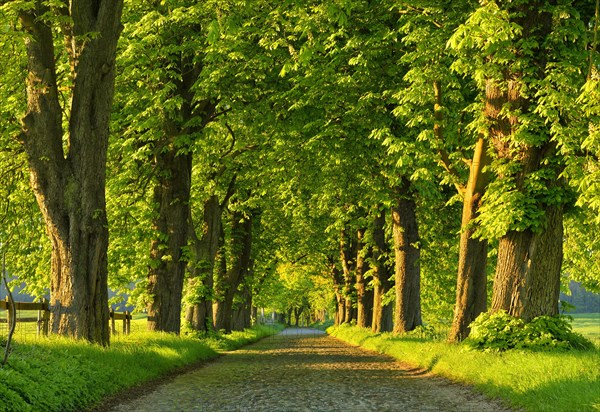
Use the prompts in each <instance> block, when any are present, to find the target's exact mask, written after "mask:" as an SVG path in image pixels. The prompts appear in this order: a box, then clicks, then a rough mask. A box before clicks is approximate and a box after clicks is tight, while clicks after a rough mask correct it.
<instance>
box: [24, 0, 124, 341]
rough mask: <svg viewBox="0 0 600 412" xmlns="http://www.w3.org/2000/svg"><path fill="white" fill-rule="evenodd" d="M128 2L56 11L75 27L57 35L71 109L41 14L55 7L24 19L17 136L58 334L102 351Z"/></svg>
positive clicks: (38, 5) (39, 7) (39, 8)
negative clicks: (22, 106)
mask: <svg viewBox="0 0 600 412" xmlns="http://www.w3.org/2000/svg"><path fill="white" fill-rule="evenodd" d="M122 6H123V2H122V1H120V0H115V1H83V0H80V1H77V0H73V1H72V5H71V8H70V9H68V8H66V7H65V8H63V9H61V10H59V12H61V13H64V14H65V15H68V17H69V18H68V19H67V20H68V21H70V22H71V23H70V24H69V23H65V24H64V25H63V26H61V30H60V31H61V33H62V35H63V36H64V42H65V44H66V48H67V51H68V54H69V58H70V63H71V66H70V67H71V73H70V80H71V81H72V84H71V85H70V88H71V90H72V94H71V102H70V104H69V105H67V106H68V107H65V108H64V110H63V108H62V107H61V104H60V100H59V93H58V87H59V85H58V84H57V83H58V78H57V75H56V64H55V61H56V57H55V53H54V34H56V33H53V28H52V27H51V23H49V21H50V20H51V19H52V17H50V18H45V17H43V16H44V15H45V14H46V13H52V11H51V10H50V9H49V8H48V7H47V6H46V5H45V3H43V4H42V2H39V1H37V2H34V4H33V7H32V8H28V9H27V10H25V9H23V11H21V12H20V14H19V19H20V22H21V24H22V26H23V29H24V31H25V32H26V33H27V36H26V37H25V46H26V50H27V58H28V68H27V70H28V76H27V112H26V114H25V116H24V117H23V119H22V133H21V135H20V137H19V138H20V140H21V141H22V143H23V145H24V148H25V152H26V153H27V159H28V162H29V168H30V178H31V185H32V188H33V192H34V193H35V196H36V199H37V202H38V205H39V206H40V209H41V212H42V215H43V217H44V222H45V224H46V229H47V232H48V236H49V237H50V240H51V244H52V261H51V271H52V273H51V284H50V307H51V308H50V309H51V316H50V323H51V329H52V332H53V333H57V334H61V335H68V336H73V337H75V338H78V339H86V340H89V341H91V342H95V343H99V344H101V345H108V344H109V330H108V314H109V313H108V287H107V278H108V273H107V248H108V224H107V218H106V202H105V175H106V151H107V145H108V135H109V120H110V110H111V105H112V99H113V92H114V79H115V54H116V45H117V40H118V38H119V35H120V32H121V23H120V18H121V10H122ZM57 32H58V30H57ZM90 33H96V34H97V35H95V36H92V37H90V36H89V34H90ZM63 111H64V112H67V114H66V115H65V116H67V117H68V132H66V133H65V132H64V131H63ZM65 135H66V137H67V140H68V141H67V142H66V144H64V142H63V137H65Z"/></svg>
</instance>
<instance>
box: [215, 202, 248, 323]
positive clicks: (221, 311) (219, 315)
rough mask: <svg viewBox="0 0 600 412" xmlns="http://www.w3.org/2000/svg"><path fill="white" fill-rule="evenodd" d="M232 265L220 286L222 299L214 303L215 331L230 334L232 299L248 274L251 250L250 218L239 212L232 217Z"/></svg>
mask: <svg viewBox="0 0 600 412" xmlns="http://www.w3.org/2000/svg"><path fill="white" fill-rule="evenodd" d="M231 236H232V242H231V244H232V247H231V249H232V250H231V251H232V255H233V256H232V265H231V267H230V268H228V269H227V272H226V276H225V282H224V283H223V284H222V285H221V286H222V288H223V289H222V290H221V291H220V292H221V294H222V299H221V300H218V301H217V302H216V311H215V329H216V330H221V329H223V330H225V332H226V333H229V332H231V318H232V313H233V312H232V310H233V298H234V297H235V293H236V291H237V288H238V286H239V285H240V283H241V282H242V280H243V279H244V277H245V276H246V274H247V273H248V271H249V269H250V262H251V259H250V257H251V249H252V218H251V216H248V217H245V216H244V215H243V214H242V213H241V212H234V213H233V216H232V228H231Z"/></svg>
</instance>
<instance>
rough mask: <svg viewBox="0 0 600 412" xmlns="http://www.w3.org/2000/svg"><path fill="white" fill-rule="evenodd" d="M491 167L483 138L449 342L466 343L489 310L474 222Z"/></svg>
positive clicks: (467, 208)
mask: <svg viewBox="0 0 600 412" xmlns="http://www.w3.org/2000/svg"><path fill="white" fill-rule="evenodd" d="M489 163H490V158H489V156H488V154H487V144H486V141H485V139H483V138H480V139H479V140H478V141H477V144H476V146H475V153H474V154H473V161H472V162H471V171H470V174H469V181H468V183H467V187H466V190H465V192H464V198H463V213H462V221H461V233H460V249H459V255H458V277H457V283H456V304H455V306H454V319H453V322H452V329H451V331H450V335H449V337H448V340H449V341H450V342H460V341H462V340H463V339H465V338H466V337H467V336H468V335H469V332H470V329H469V325H470V324H471V322H473V321H474V320H475V318H477V316H479V314H480V313H482V312H485V311H486V310H487V271H486V265H487V241H486V240H485V239H477V238H474V237H473V235H474V233H475V231H476V230H477V226H476V225H475V223H474V221H475V219H476V218H477V216H478V210H479V207H480V206H481V198H482V197H483V194H484V193H485V189H486V187H487V185H488V182H489V174H488V173H487V172H485V171H484V168H485V167H487V166H488V165H489Z"/></svg>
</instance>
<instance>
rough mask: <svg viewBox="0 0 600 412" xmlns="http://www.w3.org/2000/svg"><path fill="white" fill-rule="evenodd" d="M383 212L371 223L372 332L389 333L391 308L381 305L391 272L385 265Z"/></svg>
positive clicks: (385, 249)
mask: <svg viewBox="0 0 600 412" xmlns="http://www.w3.org/2000/svg"><path fill="white" fill-rule="evenodd" d="M384 225H385V211H384V210H381V212H380V213H379V215H377V216H376V217H375V221H374V222H373V243H374V247H373V260H374V262H376V264H375V267H374V268H373V284H374V286H373V322H372V324H371V330H372V331H373V332H376V333H378V332H391V331H392V328H393V316H392V314H393V310H392V309H393V307H392V305H391V303H388V304H386V305H384V304H383V297H384V295H385V294H386V293H387V292H388V290H390V288H391V286H392V284H391V282H390V276H391V273H392V272H391V270H390V267H389V265H388V264H387V262H386V261H387V257H388V256H387V255H388V253H389V248H388V245H387V242H386V241H385V232H384V229H383V227H384Z"/></svg>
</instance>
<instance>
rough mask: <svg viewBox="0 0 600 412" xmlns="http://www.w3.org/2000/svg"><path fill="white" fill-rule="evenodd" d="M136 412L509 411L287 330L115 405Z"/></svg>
mask: <svg viewBox="0 0 600 412" xmlns="http://www.w3.org/2000/svg"><path fill="white" fill-rule="evenodd" d="M111 410H112V411H114V412H117V411H122V412H131V411H169V412H174V411H186V412H187V411H206V412H209V411H210V412H213V411H239V412H242V411H269V412H273V411H286V412H287V411H344V412H346V411H348V412H352V411H357V412H362V411H477V412H479V411H509V409H506V408H505V407H504V406H502V405H501V404H499V403H497V402H494V401H489V400H487V399H485V398H484V397H482V396H481V395H479V394H476V393H475V392H473V391H472V390H471V389H469V388H467V387H464V386H461V385H457V384H454V383H452V382H450V381H448V380H445V379H442V378H439V377H436V376H433V375H431V374H429V373H426V372H424V371H423V370H418V369H413V368H410V367H407V366H406V365H402V364H400V363H398V362H395V361H394V360H393V359H392V358H390V357H387V356H383V355H379V354H375V353H373V352H367V351H364V350H362V349H360V348H356V347H353V346H349V345H347V344H346V343H344V342H341V341H339V340H337V339H334V338H332V337H329V336H327V335H324V334H323V333H322V332H320V331H316V330H311V329H308V330H307V329H287V330H285V331H284V332H283V333H282V334H279V335H276V336H273V337H269V338H266V339H264V340H262V341H260V342H258V343H255V344H253V345H250V346H247V347H245V348H243V349H241V350H237V351H234V352H230V353H228V354H227V355H225V356H222V357H221V358H220V359H218V360H217V361H215V362H211V363H208V364H207V365H206V366H204V367H201V368H199V369H197V370H195V371H192V372H188V373H185V374H182V375H179V376H177V377H175V378H174V379H173V380H172V381H171V382H168V383H166V384H164V385H162V386H160V387H158V388H157V389H156V390H154V391H152V392H150V393H148V394H145V395H143V396H141V397H139V398H136V399H133V400H130V401H128V402H127V403H124V404H121V405H118V406H116V407H115V408H113V409H111Z"/></svg>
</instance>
